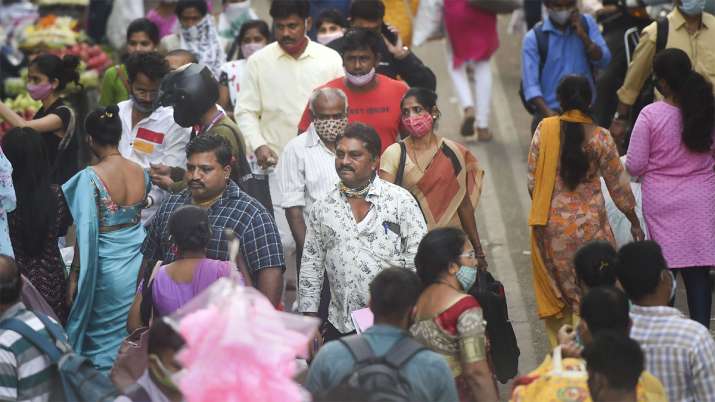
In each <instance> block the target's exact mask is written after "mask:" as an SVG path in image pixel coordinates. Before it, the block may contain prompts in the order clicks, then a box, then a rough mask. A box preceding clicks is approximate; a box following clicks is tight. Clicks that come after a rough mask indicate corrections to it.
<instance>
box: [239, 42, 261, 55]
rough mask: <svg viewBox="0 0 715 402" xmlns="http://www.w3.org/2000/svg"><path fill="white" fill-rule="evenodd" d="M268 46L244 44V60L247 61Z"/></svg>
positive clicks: (242, 48) (254, 43)
mask: <svg viewBox="0 0 715 402" xmlns="http://www.w3.org/2000/svg"><path fill="white" fill-rule="evenodd" d="M265 46H266V45H265V44H263V43H256V42H253V43H244V44H243V45H241V55H243V58H244V59H247V58H249V57H251V56H252V55H253V53H256V52H257V51H259V50H261V49H263V48H264V47H265Z"/></svg>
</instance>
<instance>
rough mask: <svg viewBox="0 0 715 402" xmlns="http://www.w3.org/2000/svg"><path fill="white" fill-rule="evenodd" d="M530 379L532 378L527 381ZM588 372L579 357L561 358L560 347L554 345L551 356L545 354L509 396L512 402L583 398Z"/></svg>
mask: <svg viewBox="0 0 715 402" xmlns="http://www.w3.org/2000/svg"><path fill="white" fill-rule="evenodd" d="M529 380H531V381H530V382H529ZM587 380H588V372H586V364H585V363H584V361H583V360H581V359H571V358H567V359H562V358H561V347H560V346H559V347H556V348H555V349H554V354H553V359H552V358H551V357H550V356H547V357H546V359H545V360H544V362H543V363H542V364H541V366H539V367H538V368H537V369H536V370H534V371H533V372H531V373H529V375H527V376H526V378H525V379H524V380H522V382H523V381H526V382H528V383H527V384H523V385H517V386H516V387H515V388H514V392H513V394H512V397H511V401H513V402H536V401H538V402H586V401H591V396H590V394H589V392H588V385H587V383H586V381H587Z"/></svg>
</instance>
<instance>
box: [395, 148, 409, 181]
mask: <svg viewBox="0 0 715 402" xmlns="http://www.w3.org/2000/svg"><path fill="white" fill-rule="evenodd" d="M406 161H407V146H406V145H405V143H404V142H402V141H400V163H399V165H397V176H395V184H397V185H398V186H402V178H403V177H404V176H405V162H406Z"/></svg>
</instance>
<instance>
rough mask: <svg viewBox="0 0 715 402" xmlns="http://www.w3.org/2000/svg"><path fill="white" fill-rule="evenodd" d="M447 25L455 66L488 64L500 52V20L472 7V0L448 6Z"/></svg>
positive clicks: (455, 0)
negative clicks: (478, 62)
mask: <svg viewBox="0 0 715 402" xmlns="http://www.w3.org/2000/svg"><path fill="white" fill-rule="evenodd" d="M444 23H445V26H446V28H447V36H448V37H449V42H450V43H451V44H452V63H453V64H454V67H455V68H457V67H459V66H461V65H462V63H464V62H465V61H469V60H474V61H481V60H487V59H489V57H491V55H492V54H494V52H495V51H496V50H497V49H498V48H499V36H498V34H497V16H496V15H494V14H492V13H489V12H486V11H482V10H479V9H477V8H475V7H472V6H470V5H469V3H468V0H449V1H445V2H444Z"/></svg>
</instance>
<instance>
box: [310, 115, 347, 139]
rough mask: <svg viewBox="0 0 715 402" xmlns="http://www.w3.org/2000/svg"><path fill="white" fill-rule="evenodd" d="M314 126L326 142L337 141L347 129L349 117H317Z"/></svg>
mask: <svg viewBox="0 0 715 402" xmlns="http://www.w3.org/2000/svg"><path fill="white" fill-rule="evenodd" d="M313 126H314V127H315V131H316V132H317V133H318V136H319V137H320V138H321V139H322V140H323V141H325V142H335V139H336V138H337V137H338V136H339V135H340V134H342V133H343V131H345V127H347V126H348V118H347V117H343V118H342V119H315V120H313Z"/></svg>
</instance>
